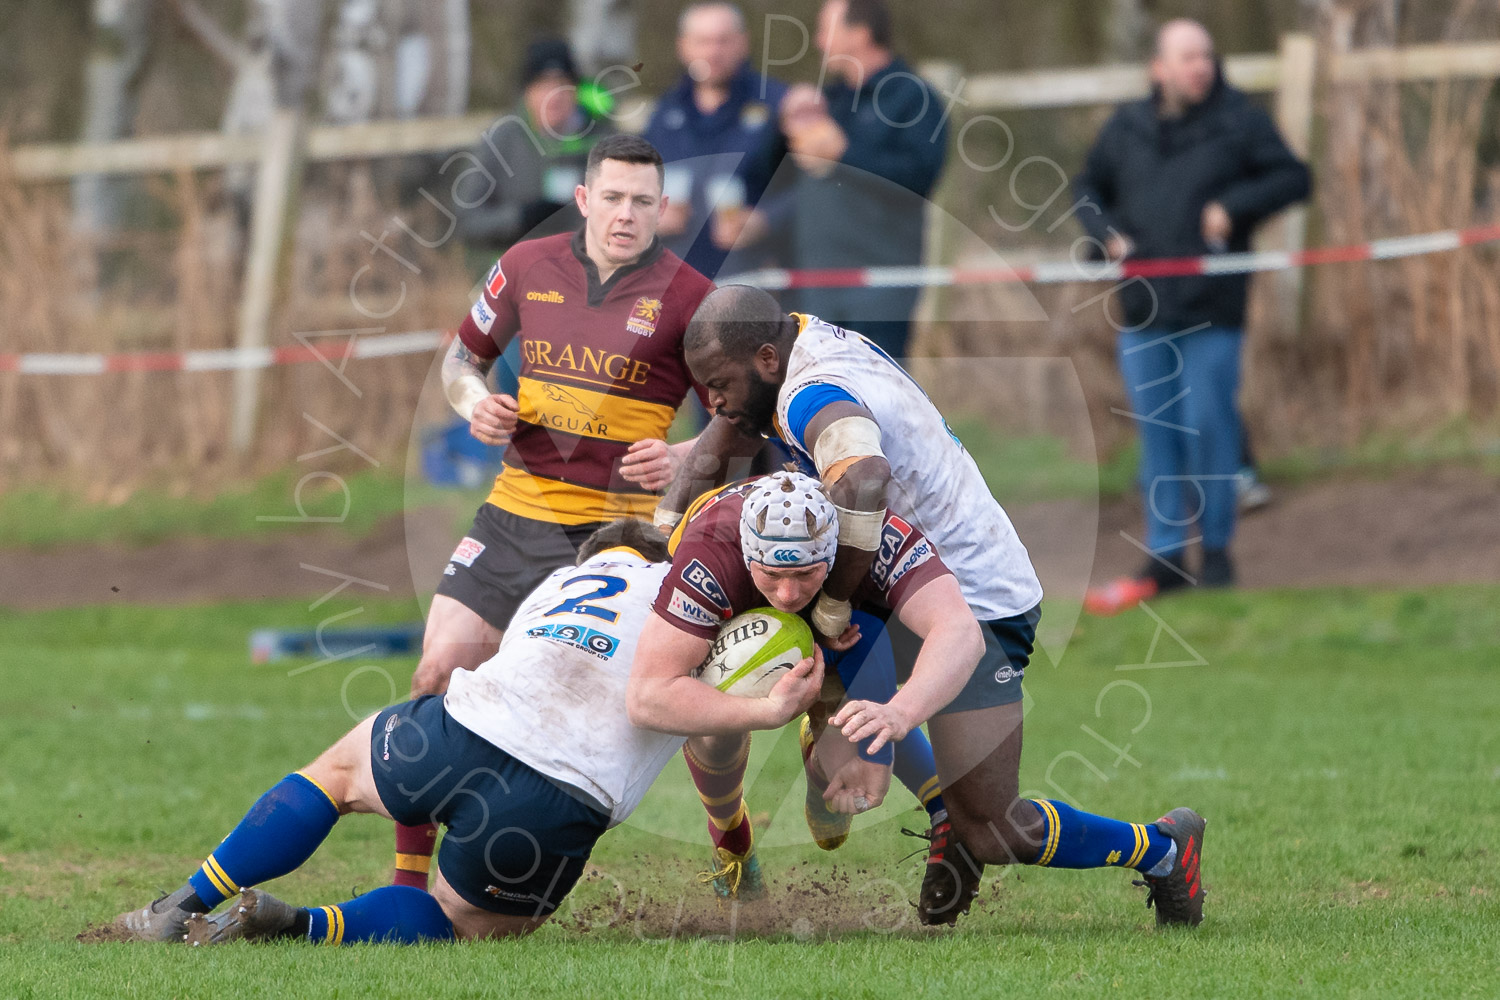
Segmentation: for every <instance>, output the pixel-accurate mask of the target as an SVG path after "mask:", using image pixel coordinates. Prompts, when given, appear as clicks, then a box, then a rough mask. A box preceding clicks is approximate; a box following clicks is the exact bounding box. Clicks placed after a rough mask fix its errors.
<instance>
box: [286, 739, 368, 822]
mask: <svg viewBox="0 0 1500 1000" xmlns="http://www.w3.org/2000/svg"><path fill="white" fill-rule="evenodd" d="M374 724H375V716H374V715H371V716H370V717H369V718H367V719H365V720H364V721H362V722H361V723H360V724H359V725H357V726H355V727H354V728H353V729H351V730H349V732H347V733H345V734H344V736H343V737H342V738H340V739H339V741H338V742H337V743H335V744H334V745H333V746H331V747H329V748H328V749H327V750H324V751H323V752H322V753H321V754H319V755H318V758H317V759H316V760H314V761H313V762H312V763H311V764H309V765H307V766H306V767H304V768H303V769H302V774H303V775H305V776H306V777H308V778H310V779H311V780H313V781H315V782H317V784H318V786H319V787H320V788H322V789H323V791H324V792H326V793H327V794H328V796H329V797H330V798H332V799H333V801H334V804H335V805H336V806H338V810H339V812H340V813H341V814H342V813H349V812H372V811H375V810H373V809H371V808H370V807H369V803H368V802H367V801H366V800H367V799H368V798H369V797H370V792H372V791H373V789H374V783H373V781H372V780H369V774H370V731H371V727H373V726H374ZM361 779H365V780H361Z"/></svg>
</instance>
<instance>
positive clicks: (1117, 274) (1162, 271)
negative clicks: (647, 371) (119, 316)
mask: <svg viewBox="0 0 1500 1000" xmlns="http://www.w3.org/2000/svg"><path fill="white" fill-rule="evenodd" d="M1496 242H1500V225H1494V226H1474V227H1472V228H1469V229H1448V230H1443V231H1442V232H1437V233H1420V234H1418V235H1416V236H1398V237H1395V238H1392V239H1385V240H1372V241H1371V242H1369V243H1362V244H1358V245H1355V246H1346V247H1323V248H1321V249H1317V250H1302V251H1299V252H1296V253H1291V252H1287V251H1267V252H1263V253H1225V254H1214V255H1212V256H1208V257H1174V258H1158V259H1152V260H1126V261H1123V262H1121V263H1115V264H1105V263H1102V262H1101V263H1097V264H1091V263H1087V262H1084V263H1079V262H1076V261H1072V260H1057V261H1042V262H1040V263H1037V264H1030V265H1023V266H1021V267H969V268H964V267H851V268H838V269H823V270H798V271H790V270H782V269H767V270H763V271H750V272H746V273H743V274H737V275H734V276H733V277H731V278H726V279H724V280H725V281H732V282H737V283H739V284H746V285H759V286H760V287H761V288H765V289H768V290H770V291H782V290H785V289H790V288H926V287H948V286H951V285H993V284H1015V283H1020V284H1028V285H1049V284H1064V283H1067V282H1090V281H1125V280H1128V279H1130V278H1171V277H1180V276H1184V275H1198V274H1254V273H1258V272H1262V271H1287V270H1292V269H1294V268H1302V267H1311V266H1313V265H1316V264H1338V263H1348V262H1350V261H1361V260H1395V259H1398V258H1401V257H1420V256H1423V255H1425V254H1434V253H1445V252H1447V251H1449V250H1458V249H1461V248H1463V247H1471V246H1477V245H1478V244H1481V243H1496ZM446 336H447V334H445V333H443V332H442V331H440V330H420V331H417V332H415V333H390V334H380V335H370V336H364V335H352V334H351V335H350V338H349V340H348V341H345V342H344V345H343V347H342V348H341V349H338V350H330V351H324V350H317V349H314V348H313V347H311V346H310V345H308V344H307V343H306V342H305V341H304V343H302V344H299V345H298V346H296V347H262V348H255V349H250V350H244V349H239V348H227V349H224V350H216V351H179V352H147V353H138V354H0V372H20V373H22V374H26V375H103V374H106V373H108V372H174V371H183V372H224V371H236V370H239V369H244V368H271V367H274V366H277V365H290V364H300V363H304V362H308V361H319V362H322V363H324V364H337V363H339V362H344V361H350V360H354V361H358V360H361V359H364V358H389V357H397V356H400V355H405V354H426V353H429V352H431V351H435V350H436V349H437V348H438V346H439V345H440V344H442V343H443V340H444V338H445V337H446Z"/></svg>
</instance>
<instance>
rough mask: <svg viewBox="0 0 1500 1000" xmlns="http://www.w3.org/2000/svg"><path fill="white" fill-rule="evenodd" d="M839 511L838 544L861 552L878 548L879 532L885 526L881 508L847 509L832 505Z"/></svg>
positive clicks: (883, 512)
mask: <svg viewBox="0 0 1500 1000" xmlns="http://www.w3.org/2000/svg"><path fill="white" fill-rule="evenodd" d="M833 509H834V510H836V511H838V512H839V544H840V545H847V546H849V547H850V548H851V549H859V550H860V551H861V552H874V551H876V550H877V549H879V548H880V532H881V529H882V528H884V527H885V511H883V510H849V509H847V508H845V507H840V506H839V505H838V504H834V505H833Z"/></svg>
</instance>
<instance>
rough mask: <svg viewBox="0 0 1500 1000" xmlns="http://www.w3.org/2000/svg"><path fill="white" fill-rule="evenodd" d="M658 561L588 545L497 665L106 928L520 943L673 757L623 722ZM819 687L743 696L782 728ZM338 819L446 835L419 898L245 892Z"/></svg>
mask: <svg viewBox="0 0 1500 1000" xmlns="http://www.w3.org/2000/svg"><path fill="white" fill-rule="evenodd" d="M666 556H667V547H666V540H665V539H663V538H662V537H661V535H660V534H659V533H657V532H656V531H654V530H652V529H651V528H650V527H649V526H647V525H646V524H645V523H644V522H640V521H617V522H614V523H612V524H610V525H607V526H605V527H604V528H602V529H600V530H599V531H597V532H595V533H594V535H592V536H591V537H590V538H589V539H588V540H587V541H586V542H585V543H584V545H583V547H582V549H581V550H580V552H579V557H578V558H579V563H578V565H577V566H576V567H566V568H563V569H559V570H557V571H556V572H554V573H553V574H552V575H551V576H549V577H548V578H547V579H546V580H544V581H543V582H542V583H541V584H540V585H539V586H538V587H537V588H536V590H534V591H533V592H532V593H531V595H530V596H529V597H527V599H526V600H525V602H524V603H523V604H522V605H521V607H520V608H519V609H518V610H517V612H516V614H515V617H514V618H513V619H512V621H511V627H510V628H509V629H507V630H506V633H505V638H504V640H503V641H502V642H501V645H500V649H499V651H498V652H497V653H496V654H495V656H493V657H492V658H491V659H489V660H487V661H486V662H484V663H483V664H481V665H480V666H479V667H478V668H477V669H476V670H474V671H472V672H471V671H466V670H459V671H456V672H455V673H454V674H453V678H452V681H451V682H450V684H449V687H448V692H447V694H446V695H428V696H425V697H422V698H418V699H416V700H414V701H409V702H405V703H403V704H400V705H395V706H393V707H391V708H387V709H385V710H383V711H380V712H377V713H375V714H374V715H372V716H370V717H369V718H367V719H365V720H364V721H363V722H361V723H360V724H359V725H357V726H355V727H354V729H352V730H351V731H350V732H349V733H348V734H347V735H345V736H344V737H343V738H342V739H340V740H339V741H338V742H337V743H335V744H334V745H333V747H332V748H330V749H329V750H328V751H326V752H325V753H324V754H323V755H322V756H320V757H319V758H318V759H317V760H315V761H314V762H313V763H312V764H310V765H309V766H308V767H306V768H304V769H302V770H301V771H298V772H295V773H293V774H290V775H287V776H286V777H285V778H283V779H282V780H281V781H280V782H279V783H277V784H276V785H275V786H274V787H273V788H271V789H270V791H268V792H266V793H265V794H264V795H263V796H261V798H260V799H259V800H258V801H257V802H256V803H255V805H254V806H253V807H252V808H251V810H250V812H249V813H248V814H247V815H246V816H245V818H244V819H243V820H241V822H240V824H239V825H238V826H237V827H235V829H234V830H233V831H232V832H231V833H230V834H229V836H228V837H226V838H225V839H224V841H223V842H222V843H220V844H219V846H218V847H217V848H215V849H214V852H213V853H212V854H211V855H209V857H208V858H207V859H206V860H205V861H204V862H203V865H202V866H201V867H200V868H199V869H198V870H197V871H196V872H194V873H193V875H192V876H191V877H190V878H189V880H188V881H187V883H186V884H184V885H183V886H182V887H181V888H179V889H178V890H177V891H176V892H173V893H171V894H169V895H167V896H163V897H162V898H160V899H158V900H157V901H156V902H154V903H152V904H150V905H148V906H145V907H143V908H141V909H138V910H133V911H130V912H128V913H125V914H122V915H121V916H120V917H119V918H117V920H116V922H115V925H114V929H115V930H116V932H117V933H118V935H119V936H120V937H123V938H127V939H133V940H154V941H182V940H187V941H189V942H190V943H193V944H217V943H221V942H224V941H231V940H236V939H240V938H250V939H259V938H283V937H285V938H296V937H301V938H306V939H308V940H311V941H313V942H317V943H327V944H349V943H352V942H355V941H380V940H391V941H400V942H408V943H410V942H416V941H421V940H446V939H451V938H455V937H457V938H484V937H503V936H509V935H514V934H525V933H528V932H529V931H532V930H534V929H535V928H536V927H537V926H539V925H540V924H541V923H542V922H543V921H545V920H546V919H547V918H548V917H549V916H551V914H552V913H553V912H554V911H555V910H556V908H557V906H558V904H559V903H560V902H561V901H562V899H563V897H565V896H566V895H567V894H568V892H569V891H570V890H571V889H572V887H573V885H574V883H575V882H577V880H578V877H579V875H580V874H582V872H583V869H584V865H585V862H586V861H587V860H588V857H589V853H590V851H591V850H592V849H593V846H594V843H595V842H596V841H597V840H598V839H599V837H600V836H601V835H603V833H604V832H605V830H607V829H609V828H610V827H612V826H615V825H617V824H619V823H621V822H623V821H624V820H625V818H626V817H627V816H629V815H630V813H631V811H632V810H633V809H635V807H636V806H637V805H639V804H640V801H641V799H642V797H643V796H644V795H645V793H646V789H647V788H648V787H650V785H651V782H652V781H654V780H655V779H656V776H657V775H658V774H660V773H661V770H662V768H663V767H665V766H666V763H667V761H668V760H670V759H671V758H672V756H673V755H674V754H675V753H676V752H677V751H678V749H679V748H680V747H681V746H682V743H683V738H682V737H681V736H672V735H664V734H662V733H657V732H651V731H648V730H645V729H639V728H637V727H635V726H632V725H631V724H630V719H629V716H628V714H627V712H626V683H627V680H628V678H629V676H630V668H631V663H632V661H633V660H634V657H635V649H636V642H637V639H638V637H639V636H640V634H641V631H642V628H643V626H644V625H645V623H646V621H647V619H648V618H650V617H651V615H652V610H651V606H652V602H653V601H654V600H655V599H656V596H657V591H658V589H659V588H660V585H661V582H662V580H663V579H664V578H665V577H666V574H667V571H668V570H669V569H670V566H669V564H668V563H667V562H665V559H666ZM821 682H822V669H821V663H820V662H815V661H814V660H813V659H808V660H804V661H803V662H802V663H801V664H799V665H798V666H797V667H796V668H794V669H793V670H791V671H789V672H788V674H787V676H786V677H784V678H782V680H780V681H779V682H778V683H777V685H776V687H775V688H774V689H773V690H772V691H771V692H770V694H769V695H767V696H766V697H765V698H761V699H743V700H742V701H744V702H751V701H753V702H756V703H757V705H758V706H759V707H760V708H761V709H762V711H760V712H758V713H757V715H756V718H757V719H760V720H764V721H765V723H766V724H767V728H773V729H774V728H780V727H781V726H783V725H785V724H786V723H787V722H789V721H790V720H791V719H793V718H795V717H796V716H797V715H799V714H800V713H801V712H803V711H804V710H805V709H806V708H807V706H808V705H809V704H811V703H812V701H813V700H814V698H815V697H816V696H817V693H818V690H819V687H820V685H821ZM747 707H748V706H747ZM350 812H362V813H376V814H379V815H381V816H385V817H386V818H388V819H394V820H396V821H397V822H400V823H409V824H416V823H428V822H433V823H443V824H445V825H446V826H447V835H446V836H445V837H444V838H443V840H442V845H441V846H440V847H439V849H438V878H437V883H436V885H435V886H434V887H433V892H432V894H431V895H429V894H427V893H426V892H423V891H422V890H420V889H416V888H413V887H410V886H384V887H382V888H379V889H375V890H374V891H372V892H368V893H365V894H364V895H362V896H359V897H358V898H356V899H353V900H350V901H349V902H346V903H341V904H339V905H337V906H319V907H308V908H298V907H294V906H290V905H288V904H286V903H283V902H281V901H280V900H278V899H275V898H274V897H272V896H270V895H269V894H267V893H265V892H262V891H260V890H257V889H253V888H251V887H252V886H255V885H257V884H258V883H261V882H265V881H268V880H270V879H274V878H279V877H281V876H282V875H285V874H287V873H289V872H291V871H294V870H295V869H297V868H298V867H300V866H301V865H302V864H303V863H304V862H306V861H307V860H308V858H309V857H311V856H312V854H313V852H314V851H315V850H316V849H317V848H318V846H319V845H320V844H321V843H322V842H323V840H324V838H326V837H327V836H328V834H329V832H330V831H331V830H332V829H333V825H334V823H335V822H336V821H337V820H338V818H339V817H340V816H341V815H343V814H345V813H350ZM237 893H238V894H239V897H238V900H237V901H236V902H235V903H234V904H233V905H231V906H230V907H228V908H227V909H225V910H224V911H222V912H220V913H218V914H216V915H212V916H210V915H209V914H210V913H211V912H212V911H213V910H214V908H215V907H217V906H218V905H219V904H220V903H222V902H224V901H225V900H227V899H229V898H230V897H232V896H235V895H236V894H237Z"/></svg>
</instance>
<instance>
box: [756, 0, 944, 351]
mask: <svg viewBox="0 0 1500 1000" xmlns="http://www.w3.org/2000/svg"><path fill="white" fill-rule="evenodd" d="M891 34H892V29H891V14H890V9H889V8H888V7H887V5H886V3H885V2H884V0H827V2H826V3H824V4H823V7H822V10H821V11H820V12H819V15H818V35H817V42H818V48H819V49H821V50H822V52H823V60H824V62H823V68H824V70H825V71H826V73H827V75H828V76H829V77H830V78H831V79H830V82H829V83H827V85H826V86H825V87H824V88H823V90H822V91H819V90H817V89H816V88H815V87H813V86H811V85H809V84H799V85H797V86H795V87H793V88H791V90H790V91H789V92H788V93H787V96H786V99H785V100H784V101H783V102H782V112H781V128H782V132H783V133H784V135H785V136H786V146H787V149H788V150H789V151H790V153H791V158H792V160H793V161H794V162H795V163H796V165H797V166H798V167H799V168H800V169H801V171H802V176H801V178H800V179H799V180H798V182H797V185H796V189H795V190H796V201H795V211H794V213H793V233H794V237H793V238H794V251H793V256H794V262H795V264H796V266H797V267H799V268H848V267H880V266H914V265H917V264H920V263H921V262H922V240H923V234H924V223H925V218H926V210H927V199H928V196H929V195H930V194H931V193H932V189H933V188H934V187H935V186H936V185H937V179H938V175H939V173H941V172H942V169H943V160H944V158H945V157H946V155H947V146H948V130H947V124H946V122H945V121H944V115H943V110H944V102H943V99H942V97H941V95H939V94H938V93H936V92H935V91H934V90H933V88H932V87H931V86H930V85H928V84H927V83H926V82H925V81H924V80H922V79H921V78H920V77H919V76H917V75H916V74H915V73H913V72H912V70H911V68H910V67H909V66H908V65H907V64H906V63H905V62H904V61H903V60H902V59H901V58H900V57H899V56H897V55H895V54H894V52H892V50H891V44H892V38H891ZM918 294H919V290H918V289H916V288H823V289H809V290H807V291H805V292H803V293H801V295H800V296H799V298H798V300H797V301H798V304H799V305H800V306H801V307H802V308H804V309H805V310H806V311H808V312H811V313H814V314H815V315H817V316H819V317H821V318H822V319H825V320H828V321H829V322H831V323H835V324H837V325H839V326H845V327H848V328H849V329H853V330H856V331H858V332H859V333H862V334H864V335H865V336H866V337H869V338H870V339H871V340H873V341H875V342H876V343H877V344H879V345H880V346H881V347H882V348H884V349H885V350H886V352H887V353H889V354H891V355H892V356H893V357H895V358H897V359H900V358H902V357H904V356H905V355H906V350H907V342H908V340H909V338H910V334H911V314H912V310H913V308H915V306H916V302H917V296H918Z"/></svg>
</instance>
